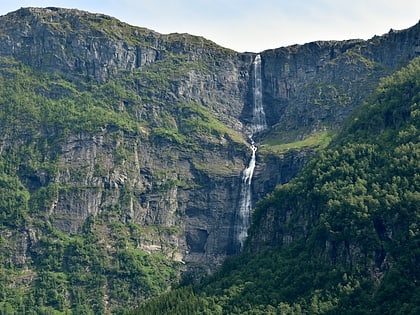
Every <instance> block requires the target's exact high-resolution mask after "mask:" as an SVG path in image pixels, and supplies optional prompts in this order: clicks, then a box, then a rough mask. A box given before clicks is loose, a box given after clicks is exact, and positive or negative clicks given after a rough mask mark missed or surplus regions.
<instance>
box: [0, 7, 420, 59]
mask: <svg viewBox="0 0 420 315" xmlns="http://www.w3.org/2000/svg"><path fill="white" fill-rule="evenodd" d="M21 7H63V8H75V9H80V10H86V11H89V12H92V13H103V14H107V15H111V16H113V17H116V18H117V19H119V20H121V21H123V22H126V23H128V24H131V25H136V26H141V27H146V28H149V29H152V30H154V31H157V32H159V33H163V34H168V33H189V34H192V35H198V36H203V37H205V38H207V39H209V40H212V41H214V42H215V43H217V44H219V45H221V46H223V47H226V48H231V49H233V50H236V51H238V52H245V51H249V52H261V51H263V50H267V49H272V48H278V47H283V46H289V45H294V44H305V43H308V42H312V41H317V40H345V39H354V38H360V39H369V38H371V37H373V36H374V35H382V34H385V33H387V32H389V30H390V29H391V28H392V29H395V30H401V29H406V28H408V27H411V26H413V25H415V24H416V23H418V22H419V19H420V1H418V0H253V1H250V0H55V1H54V0H51V1H48V0H32V1H31V0H6V1H1V3H0V15H5V14H7V13H9V12H11V11H15V10H17V9H19V8H21Z"/></svg>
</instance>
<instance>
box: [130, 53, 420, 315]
mask: <svg viewBox="0 0 420 315" xmlns="http://www.w3.org/2000/svg"><path fill="white" fill-rule="evenodd" d="M419 78H420V58H417V59H415V60H413V62H412V63H410V64H409V65H408V66H407V67H406V68H404V69H403V70H401V71H399V72H397V73H396V74H394V75H393V76H391V77H389V78H386V79H385V80H382V82H381V84H380V85H379V87H378V89H377V91H376V93H375V95H374V96H372V98H371V99H370V100H369V102H367V103H365V104H363V105H362V106H360V107H359V108H358V109H357V113H356V114H355V115H354V116H353V117H352V118H351V119H350V121H349V124H348V125H347V127H346V128H345V130H344V131H343V132H342V133H341V134H340V135H339V136H338V138H337V143H335V144H334V145H332V146H330V147H329V148H328V149H327V150H324V151H322V152H320V153H319V154H318V155H317V156H316V157H315V158H314V159H313V160H311V161H310V162H309V163H308V164H307V166H305V168H304V169H303V171H302V173H301V174H300V175H299V176H298V177H297V178H296V179H294V180H292V181H291V182H289V183H288V184H285V185H281V186H279V187H278V188H277V189H276V190H275V191H274V192H273V193H272V194H270V195H269V196H267V197H266V198H265V199H264V200H262V201H261V202H260V203H259V204H258V206H257V209H256V212H255V215H254V222H253V225H252V229H251V233H250V237H249V240H248V243H247V247H246V249H245V253H244V254H243V255H242V256H241V257H238V258H233V259H230V260H228V261H227V262H226V263H225V264H224V265H223V266H222V268H221V269H220V271H219V272H218V273H216V274H215V275H214V276H212V277H210V278H208V279H207V280H205V281H204V282H203V283H202V284H201V285H196V286H194V287H191V286H184V287H181V288H179V289H177V290H175V291H173V292H170V293H168V294H165V295H163V296H161V297H160V298H157V299H154V300H152V301H150V302H149V303H147V304H146V305H144V306H143V307H142V308H140V309H138V310H136V311H133V312H132V314H186V313H189V314H418V313H419V311H420V305H419V299H420V287H419V281H420V272H419V269H418V266H419V264H420V246H419V245H420V228H419V226H420V208H419V205H420V193H419V192H420V177H419V170H420V116H419V115H420V106H419V104H420V103H419V102H420V79H419Z"/></svg>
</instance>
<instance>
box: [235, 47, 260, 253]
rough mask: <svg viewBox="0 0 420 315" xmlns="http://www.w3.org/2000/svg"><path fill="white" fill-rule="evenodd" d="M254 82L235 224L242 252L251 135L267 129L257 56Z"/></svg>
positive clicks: (248, 198)
mask: <svg viewBox="0 0 420 315" xmlns="http://www.w3.org/2000/svg"><path fill="white" fill-rule="evenodd" d="M253 70H254V80H253V98H254V108H253V116H252V125H251V132H252V134H251V135H250V136H249V139H250V142H251V147H250V148H251V151H252V154H251V159H250V161H249V164H248V166H247V167H246V168H245V169H244V170H243V172H242V185H241V195H240V198H239V210H238V216H237V222H236V228H237V239H238V241H239V244H240V249H241V250H242V248H243V245H244V243H245V240H246V238H247V237H248V228H249V225H250V216H251V209H252V200H251V181H252V176H253V175H254V169H255V161H256V152H257V147H256V145H255V144H254V140H253V138H252V137H253V135H254V134H255V133H258V132H261V131H263V130H265V129H266V128H267V122H266V120H265V112H264V108H263V102H262V80H261V56H260V55H257V56H256V57H255V59H254V62H253Z"/></svg>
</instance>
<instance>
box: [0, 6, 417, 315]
mask: <svg viewBox="0 0 420 315" xmlns="http://www.w3.org/2000/svg"><path fill="white" fill-rule="evenodd" d="M418 30H419V25H415V26H413V27H412V28H410V29H407V30H403V31H393V32H391V33H389V34H385V35H384V36H380V37H375V38H373V39H371V40H369V41H360V40H351V41H344V42H321V43H310V44H307V45H303V46H292V47H285V48H279V49H277V50H273V51H266V52H262V53H261V54H260V60H261V66H262V68H261V82H262V98H263V105H264V110H265V111H266V114H267V115H266V116H267V117H268V121H267V125H268V127H269V128H268V129H267V130H266V131H264V132H263V133H260V134H258V135H255V141H256V142H257V145H258V148H259V149H258V151H257V160H256V168H255V173H254V178H253V181H252V187H250V192H251V204H252V205H253V204H254V203H255V202H256V200H257V199H258V198H261V197H263V196H265V195H266V194H267V193H269V192H271V191H272V190H273V189H274V187H275V186H276V185H277V184H280V183H285V182H288V181H289V180H290V179H291V178H293V177H294V176H295V175H296V173H297V172H298V170H299V169H300V168H301V167H302V166H303V165H304V164H305V163H306V161H307V160H308V159H309V157H310V156H312V155H313V154H314V153H315V152H316V151H318V150H320V149H321V148H324V147H325V146H326V145H327V144H328V143H329V141H330V140H331V139H332V137H333V136H334V134H335V133H337V132H338V131H339V130H341V128H343V121H344V119H345V118H346V117H347V116H348V115H349V114H350V113H351V112H352V110H353V109H354V108H355V106H356V105H357V104H359V103H360V102H361V101H362V100H364V99H365V98H366V97H367V96H368V95H369V93H370V92H371V91H372V90H373V88H374V87H375V86H376V85H377V83H378V81H379V79H380V77H382V76H384V75H386V74H388V73H390V72H393V71H395V70H396V69H398V68H400V67H402V66H404V65H406V64H407V63H408V62H409V61H410V60H411V59H413V58H414V57H415V56H416V54H418V52H419V51H418ZM255 58H256V54H253V53H246V54H239V53H236V52H234V51H231V50H228V49H225V48H223V47H219V46H217V45H215V44H214V43H212V42H210V41H208V40H205V39H203V38H200V37H195V36H190V35H188V34H170V35H162V34H158V33H156V32H153V31H150V30H147V29H144V28H139V27H133V26H130V25H127V24H125V23H122V22H120V21H118V20H116V19H114V18H112V17H109V16H105V15H101V14H92V13H88V12H83V11H78V10H68V9H60V8H44V9H43V8H22V9H20V10H18V11H16V12H12V13H10V14H7V15H5V16H2V17H0V80H1V85H0V128H1V133H0V183H1V185H0V192H1V193H0V243H1V246H2V252H1V254H0V261H1V267H0V274H1V276H0V294H1V297H2V298H1V299H0V300H1V301H0V309H1V310H2V311H3V312H5V313H7V314H13V313H16V314H22V313H30V312H32V313H65V312H68V313H69V312H73V313H75V314H89V313H92V312H93V313H95V314H106V313H110V312H114V313H121V312H122V310H123V309H124V308H125V307H127V306H133V305H137V304H138V302H140V301H144V300H145V299H149V298H150V297H153V296H156V295H159V294H161V293H162V292H164V291H166V290H168V289H169V288H170V287H171V286H173V285H174V284H175V283H177V282H178V281H179V279H180V276H181V274H183V273H186V274H188V275H192V276H193V277H195V276H197V277H201V276H202V275H203V274H206V273H208V272H212V271H214V270H215V269H216V268H217V267H218V266H219V265H220V264H221V263H222V262H223V261H224V259H226V257H228V256H231V255H235V254H237V253H238V245H239V244H238V239H237V235H236V234H235V233H236V232H237V231H238V228H237V225H238V218H237V217H238V212H239V207H238V205H239V202H240V198H241V197H240V195H241V182H242V180H241V175H242V170H243V169H244V168H245V166H246V165H247V162H248V159H249V158H250V153H251V152H250V150H249V148H248V145H249V144H248V135H249V131H250V130H251V129H252V128H251V127H252V119H253V114H252V113H253V104H254V100H253V85H254V82H253V80H254V79H253V78H254V72H255V70H254V67H253V61H254V59H255ZM350 85H351V87H352V88H349V87H350ZM344 92H345V93H344ZM259 246H262V245H261V244H257V245H255V248H258V247H259Z"/></svg>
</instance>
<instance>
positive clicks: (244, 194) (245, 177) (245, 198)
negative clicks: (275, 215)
mask: <svg viewBox="0 0 420 315" xmlns="http://www.w3.org/2000/svg"><path fill="white" fill-rule="evenodd" d="M251 150H252V155H251V160H250V161H249V164H248V167H247V168H245V169H244V170H243V172H242V185H241V195H240V196H239V211H238V219H237V222H236V226H237V231H238V232H237V233H238V235H237V236H238V241H239V244H240V249H242V247H243V245H244V242H245V240H246V238H247V236H248V228H249V223H250V213H251V208H252V203H251V180H252V175H253V174H254V168H255V152H256V151H257V147H256V146H255V145H253V144H252V145H251Z"/></svg>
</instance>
